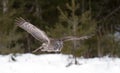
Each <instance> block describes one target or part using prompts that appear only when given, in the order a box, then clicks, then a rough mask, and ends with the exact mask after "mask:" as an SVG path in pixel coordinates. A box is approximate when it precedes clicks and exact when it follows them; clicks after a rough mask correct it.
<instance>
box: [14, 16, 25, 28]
mask: <svg viewBox="0 0 120 73" xmlns="http://www.w3.org/2000/svg"><path fill="white" fill-rule="evenodd" d="M25 22H26V21H25V20H24V19H23V18H22V17H18V18H16V19H15V24H17V25H18V26H19V25H22V24H23V23H25Z"/></svg>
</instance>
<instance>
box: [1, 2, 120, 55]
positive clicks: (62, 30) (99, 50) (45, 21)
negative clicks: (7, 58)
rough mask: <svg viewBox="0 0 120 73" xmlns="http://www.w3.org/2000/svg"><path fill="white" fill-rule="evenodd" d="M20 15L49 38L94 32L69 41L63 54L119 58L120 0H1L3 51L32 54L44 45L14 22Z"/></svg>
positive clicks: (4, 52) (6, 52)
mask: <svg viewBox="0 0 120 73" xmlns="http://www.w3.org/2000/svg"><path fill="white" fill-rule="evenodd" d="M17 17H23V18H24V19H26V20H28V21H29V22H31V23H32V24H34V25H35V26H37V27H39V28H41V29H42V30H44V31H45V32H46V33H47V34H48V36H50V37H55V38H59V37H64V36H69V35H75V36H85V35H92V34H94V36H93V37H92V38H90V39H88V40H83V41H76V44H75V43H73V42H66V43H65V44H64V48H63V49H62V53H63V54H71V53H73V54H74V55H76V56H84V57H102V56H105V55H109V56H113V57H115V56H117V57H120V34H119V33H120V0H0V54H10V53H31V52H32V51H33V50H35V49H36V48H38V47H39V46H40V45H41V43H40V42H39V41H37V40H36V39H34V38H33V37H32V36H31V35H30V34H28V33H27V32H26V31H24V30H22V29H21V28H19V27H17V26H16V25H15V24H14V21H15V19H16V18H17ZM74 45H75V46H74ZM73 51H74V52H73ZM36 54H40V52H39V51H38V52H36Z"/></svg>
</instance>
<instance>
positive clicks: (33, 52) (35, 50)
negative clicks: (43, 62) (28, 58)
mask: <svg viewBox="0 0 120 73" xmlns="http://www.w3.org/2000/svg"><path fill="white" fill-rule="evenodd" d="M42 48H43V46H40V47H39V48H37V49H35V50H34V51H33V53H35V52H37V51H38V50H40V49H42Z"/></svg>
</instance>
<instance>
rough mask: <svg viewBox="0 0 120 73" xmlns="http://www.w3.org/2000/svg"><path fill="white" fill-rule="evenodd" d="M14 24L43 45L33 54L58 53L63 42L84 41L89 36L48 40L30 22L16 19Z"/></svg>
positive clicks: (44, 34) (42, 32)
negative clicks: (43, 52)
mask: <svg viewBox="0 0 120 73" xmlns="http://www.w3.org/2000/svg"><path fill="white" fill-rule="evenodd" d="M15 24H17V25H18V26H19V27H20V28H22V29H24V30H26V31H27V32H28V33H30V34H31V35H32V36H33V37H34V38H36V39H37V40H39V41H40V42H42V43H43V44H42V45H41V46H40V47H39V48H37V49H36V50H34V51H33V52H36V51H38V50H41V51H46V52H60V51H61V49H62V48H63V42H65V41H70V40H84V39H88V38H90V37H92V36H93V35H91V36H82V37H75V36H67V37H63V38H58V39H54V38H50V37H48V36H47V35H46V33H45V32H44V31H42V30H41V29H38V28H37V27H35V26H34V25H32V24H31V23H30V22H27V21H26V20H24V19H23V18H21V17H20V18H17V19H16V20H15Z"/></svg>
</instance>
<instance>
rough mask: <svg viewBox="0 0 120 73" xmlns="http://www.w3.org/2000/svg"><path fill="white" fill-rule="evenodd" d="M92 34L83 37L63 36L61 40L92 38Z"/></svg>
mask: <svg viewBox="0 0 120 73" xmlns="http://www.w3.org/2000/svg"><path fill="white" fill-rule="evenodd" d="M92 36H93V35H92ZM92 36H82V37H75V36H67V37H63V38H61V40H62V41H64V42H65V41H72V40H85V39H88V38H91V37H92Z"/></svg>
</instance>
